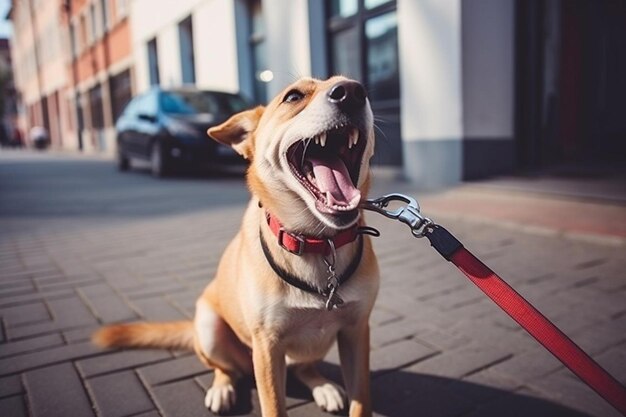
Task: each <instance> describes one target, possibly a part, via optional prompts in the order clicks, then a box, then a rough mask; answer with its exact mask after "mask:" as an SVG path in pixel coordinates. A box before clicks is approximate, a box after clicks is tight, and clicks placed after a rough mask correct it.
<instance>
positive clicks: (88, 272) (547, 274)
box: [0, 150, 626, 417]
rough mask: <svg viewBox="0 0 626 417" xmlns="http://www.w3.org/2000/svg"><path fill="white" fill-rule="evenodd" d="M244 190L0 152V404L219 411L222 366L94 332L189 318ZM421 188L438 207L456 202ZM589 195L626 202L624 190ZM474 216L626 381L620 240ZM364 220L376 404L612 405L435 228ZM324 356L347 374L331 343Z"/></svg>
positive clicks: (472, 236)
mask: <svg viewBox="0 0 626 417" xmlns="http://www.w3.org/2000/svg"><path fill="white" fill-rule="evenodd" d="M396 189H402V191H404V192H411V193H412V194H413V195H416V196H417V195H418V193H417V191H416V190H411V187H410V185H407V184H405V183H402V184H401V183H396V182H394V181H391V180H381V181H380V182H377V183H375V185H374V189H373V195H379V194H383V193H388V192H391V191H395V190H396ZM454 192H455V191H454V190H452V193H454ZM457 195H460V194H458V193H457ZM472 196H473V197H472V198H479V197H475V196H474V194H472ZM520 198H522V197H520ZM524 198H525V197H524ZM247 199H248V191H247V188H246V186H245V182H244V179H243V176H242V175H238V174H224V175H217V174H213V175H206V176H202V177H192V176H182V177H174V178H168V179H164V180H158V179H154V178H153V177H151V176H150V175H149V173H148V171H147V170H145V169H135V170H132V171H130V172H127V173H120V172H118V171H117V170H116V168H115V164H114V163H113V162H112V161H109V160H105V159H99V158H92V157H83V156H70V155H63V154H58V153H33V152H28V151H5V150H1V151H0V277H1V280H0V316H1V318H2V322H1V328H0V410H2V412H1V413H0V414H2V415H3V416H35V417H39V416H46V417H55V416H59V417H67V416H73V417H74V416H77V417H78V416H103V417H108V416H111V417H114V416H116V417H123V416H137V417H138V416H142V417H156V416H176V417H185V416H203V415H207V416H208V415H211V413H210V412H209V411H207V410H206V409H205V408H204V393H205V392H206V388H207V387H208V386H209V385H210V383H211V381H212V371H210V370H207V369H205V368H204V367H203V366H202V365H201V363H200V362H199V361H198V360H197V359H196V357H195V356H194V355H193V354H191V353H190V352H177V351H157V350H145V351H136V350H134V351H133V350H125V351H118V350H110V351H103V350H100V349H98V348H96V347H95V346H93V345H92V344H91V342H90V341H89V337H90V334H91V332H92V331H93V330H94V329H96V328H97V327H98V326H100V325H101V324H104V323H113V322H119V321H134V320H180V319H185V318H187V319H189V318H191V317H192V316H193V313H194V303H195V300H196V298H197V296H198V295H199V294H200V292H201V291H202V289H203V288H204V287H205V286H206V284H207V283H208V282H209V281H210V280H211V278H212V276H213V274H214V272H215V268H216V264H217V261H218V260H219V257H220V255H221V252H222V251H223V249H224V247H225V246H226V244H227V243H228V241H229V240H230V239H231V238H232V236H234V234H235V232H236V230H237V228H238V226H239V222H240V219H241V216H242V214H243V211H244V209H245V204H246V202H247ZM425 201H427V202H428V203H429V204H430V206H431V207H433V208H436V207H442V209H443V208H445V207H444V206H445V202H446V201H450V200H449V196H447V197H446V199H442V198H439V197H438V196H437V195H436V194H434V195H429V196H428V197H427V198H426V200H425ZM525 201H526V200H525ZM528 201H530V200H528ZM551 201H552V200H551ZM553 203H554V204H558V201H557V202H554V201H553ZM563 204H578V203H576V202H565V203H563ZM581 204H582V203H581ZM585 204H587V203H585ZM597 205H598V210H600V209H601V210H606V213H609V214H607V216H608V215H612V216H623V215H624V207H623V206H612V205H606V204H600V203H598V204H597ZM470 217H472V216H468V217H464V216H458V215H454V214H453V213H448V214H446V213H442V214H441V216H439V217H438V218H439V219H441V221H442V222H444V221H445V225H446V227H447V228H448V229H449V230H451V231H452V232H453V233H454V234H455V235H456V236H457V237H459V238H460V239H461V240H462V241H463V242H464V243H465V244H466V246H467V247H468V248H470V249H471V250H472V251H473V252H474V253H475V254H476V255H477V256H479V257H480V258H481V259H482V260H483V261H484V262H485V263H486V264H488V265H489V266H491V267H492V268H493V269H494V270H496V271H497V272H498V273H499V274H500V275H501V276H502V277H503V278H504V279H505V280H507V281H508V282H509V283H510V284H511V285H512V286H513V287H515V288H516V289H517V290H518V291H519V292H520V293H521V294H522V295H524V296H525V297H527V298H528V299H529V301H531V302H532V303H533V304H534V305H535V306H536V307H537V308H538V309H539V310H540V311H542V312H543V313H544V314H545V315H546V316H547V317H548V318H550V319H551V320H553V321H554V322H555V324H556V325H557V326H558V327H560V328H561V329H562V330H564V331H565V332H566V333H567V334H568V335H569V336H570V337H571V338H572V339H573V340H574V341H575V342H576V343H577V344H579V345H580V346H581V347H582V348H583V349H585V350H586V351H587V352H588V353H590V354H591V355H592V356H593V357H594V359H596V360H597V361H598V362H599V363H601V364H602V365H603V366H604V367H605V368H606V369H607V370H608V371H609V372H610V373H611V374H613V375H614V376H615V377H616V378H617V379H618V380H620V381H621V382H622V383H626V273H624V270H626V256H625V255H624V253H625V250H624V244H623V241H621V240H617V241H615V240H614V239H613V238H614V237H613V236H611V237H610V238H611V239H613V240H611V239H608V240H602V239H595V238H594V239H577V238H570V237H571V236H568V235H567V233H566V232H567V231H565V232H563V233H562V231H561V232H559V233H550V232H546V230H552V229H537V228H535V229H531V228H521V227H509V226H506V227H505V226H504V225H502V224H501V222H488V221H476V220H475V218H470ZM366 218H367V219H368V224H369V225H371V226H374V227H376V228H377V229H379V230H380V231H381V237H380V238H377V239H375V241H374V245H375V250H376V253H377V255H378V258H379V264H380V267H381V276H382V279H381V290H380V294H379V297H378V301H377V304H376V307H375V310H374V313H373V315H372V317H371V322H370V324H371V339H372V340H371V370H372V375H371V377H372V400H373V407H374V411H375V415H377V416H388V417H392V416H393V417H401V416H425V417H456V416H464V417H465V416H466V417H478V416H481V417H485V416H493V417H496V416H550V417H555V416H567V417H583V416H593V417H612V416H619V413H618V412H617V411H615V410H614V409H613V408H611V406H609V405H608V404H606V403H605V402H604V401H603V400H602V399H601V398H600V397H598V396H597V394H595V393H594V392H593V391H591V389H589V388H588V387H586V386H585V385H584V384H583V383H581V382H580V381H579V380H577V379H576V377H574V376H573V375H572V374H571V372H570V371H568V370H567V369H565V368H564V367H563V366H562V365H561V364H560V363H559V362H558V361H557V360H556V359H554V358H553V357H552V356H551V355H550V354H549V353H547V352H546V351H544V350H543V348H541V347H540V346H539V345H538V344H537V343H536V342H535V341H534V340H533V339H532V338H531V337H530V336H528V335H527V334H526V333H524V332H523V330H521V329H520V328H519V327H518V326H517V324H515V323H514V322H513V321H512V320H511V319H509V318H508V317H507V316H506V315H505V314H504V313H502V312H501V311H500V310H499V309H498V308H497V307H496V306H495V305H493V304H492V303H491V302H490V301H489V300H488V299H487V298H486V297H484V296H483V295H482V293H480V291H479V290H477V289H476V288H475V287H474V286H473V285H472V284H471V283H470V282H468V281H467V280H466V279H465V278H464V277H463V276H462V275H461V274H460V273H459V272H458V271H457V270H456V269H455V268H454V267H453V266H452V265H450V264H448V263H446V262H445V261H443V260H442V259H441V258H440V256H439V255H438V254H437V253H436V252H435V251H433V250H432V249H431V248H430V246H429V245H428V242H426V241H421V240H417V239H413V238H412V237H411V235H410V233H409V231H408V229H406V227H405V226H403V225H402V224H399V223H393V222H390V221H387V220H385V219H384V218H382V217H380V216H376V215H375V214H371V213H368V214H367V215H366ZM619 218H623V217H619ZM600 220H602V219H599V220H598V221H600ZM541 226H542V227H543V226H546V225H541ZM549 226H550V225H547V226H546V227H549ZM620 227H622V228H623V227H624V225H623V224H622V225H620ZM586 230H587V229H584V230H582V231H580V230H577V231H576V236H579V235H580V234H581V233H583V232H585V231H586ZM589 230H592V231H600V232H601V231H602V230H604V229H602V227H600V226H596V225H593V227H590V228H589ZM572 235H573V234H572ZM594 236H595V235H594ZM322 370H323V372H324V373H325V374H326V375H327V376H329V377H330V378H331V379H333V380H335V381H337V382H340V379H341V377H340V370H339V366H338V353H337V351H336V348H334V349H333V350H331V352H330V353H329V355H328V357H327V359H326V362H324V363H323V364H322ZM287 392H288V397H289V398H288V401H287V403H288V407H289V415H290V416H302V417H304V416H307V417H311V416H323V415H328V414H326V413H324V412H322V411H320V410H318V408H317V406H316V405H315V403H314V402H312V398H311V396H310V395H309V394H308V393H307V392H306V391H305V390H304V388H303V387H301V386H299V385H298V384H297V383H296V382H295V380H294V379H291V378H289V379H288V389H287ZM238 398H239V404H238V406H237V409H236V410H235V412H234V413H233V415H237V416H259V415H260V413H259V405H258V398H257V394H256V391H255V388H254V382H253V381H252V378H248V379H246V380H244V381H243V382H242V384H241V386H240V387H238Z"/></svg>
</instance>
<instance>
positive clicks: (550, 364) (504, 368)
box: [490, 347, 563, 382]
mask: <svg viewBox="0 0 626 417" xmlns="http://www.w3.org/2000/svg"><path fill="white" fill-rule="evenodd" d="M562 367H563V365H562V364H561V362H560V361H559V360H558V359H556V358H555V357H554V356H553V355H552V354H551V353H550V352H548V351H547V350H545V349H543V348H540V347H537V348H536V349H533V350H531V351H528V352H524V353H521V354H517V355H515V356H513V357H511V358H509V359H507V360H505V361H503V362H500V363H497V364H495V365H493V366H492V367H491V368H490V370H492V371H493V372H495V373H497V374H500V375H502V376H504V377H505V378H508V379H512V380H517V381H521V382H528V381H533V380H536V379H540V378H542V377H543V376H544V375H547V374H551V373H553V372H555V371H556V370H558V369H560V368H562Z"/></svg>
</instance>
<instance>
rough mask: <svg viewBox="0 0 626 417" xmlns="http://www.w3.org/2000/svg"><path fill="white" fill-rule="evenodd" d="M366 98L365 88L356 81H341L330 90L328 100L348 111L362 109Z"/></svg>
mask: <svg viewBox="0 0 626 417" xmlns="http://www.w3.org/2000/svg"><path fill="white" fill-rule="evenodd" d="M366 99H367V93H366V92H365V89H364V88H363V86H362V85H361V84H360V83H358V82H356V81H340V82H338V83H337V84H335V85H333V86H332V87H331V88H330V90H329V91H328V101H330V102H331V103H333V104H336V105H337V107H339V108H340V109H341V110H343V111H346V112H353V111H356V110H360V109H362V108H363V106H364V105H365V100H366Z"/></svg>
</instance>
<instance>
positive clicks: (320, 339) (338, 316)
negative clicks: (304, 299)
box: [282, 304, 354, 362]
mask: <svg viewBox="0 0 626 417" xmlns="http://www.w3.org/2000/svg"><path fill="white" fill-rule="evenodd" d="M353 307H354V306H353V305H350V304H348V305H344V306H343V307H340V308H338V309H335V310H333V311H326V310H325V309H319V308H305V309H286V310H285V311H284V314H285V316H284V317H283V320H286V321H287V322H286V323H285V322H284V324H286V326H285V329H288V330H287V331H285V332H282V334H283V336H282V339H283V342H284V343H285V347H286V350H287V356H288V357H289V359H290V361H293V362H309V361H315V360H319V359H322V358H323V357H324V356H325V355H326V353H327V352H328V350H329V349H330V347H331V346H332V344H333V343H334V342H335V340H336V338H337V333H338V332H339V331H340V330H341V328H342V327H344V326H346V325H348V323H349V321H350V316H352V314H351V310H352V309H353Z"/></svg>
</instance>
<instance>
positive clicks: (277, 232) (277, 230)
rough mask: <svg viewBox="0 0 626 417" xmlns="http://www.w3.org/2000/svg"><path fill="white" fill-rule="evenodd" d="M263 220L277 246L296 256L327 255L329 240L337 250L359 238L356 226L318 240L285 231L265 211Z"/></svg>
mask: <svg viewBox="0 0 626 417" xmlns="http://www.w3.org/2000/svg"><path fill="white" fill-rule="evenodd" d="M265 218H266V219H267V224H268V226H269V227H270V230H271V231H272V233H273V234H274V236H276V237H277V238H278V245H279V246H280V247H282V248H283V249H285V250H286V251H287V252H291V253H293V254H294V255H298V256H300V255H302V254H303V253H319V254H321V255H328V254H329V253H330V245H329V244H328V241H329V240H330V241H332V242H333V244H334V246H335V249H339V248H340V247H342V246H344V245H347V244H348V243H352V242H354V241H355V240H356V238H357V237H358V236H359V234H358V226H357V225H356V224H355V225H354V226H352V227H350V228H349V229H345V230H342V231H341V232H339V233H338V234H336V235H335V236H334V237H332V238H328V239H319V238H313V237H309V236H305V235H301V234H296V233H290V232H288V231H286V230H285V228H284V227H283V225H282V224H281V223H280V221H278V219H277V218H276V217H274V216H272V215H271V214H270V213H269V212H267V211H266V212H265Z"/></svg>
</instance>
